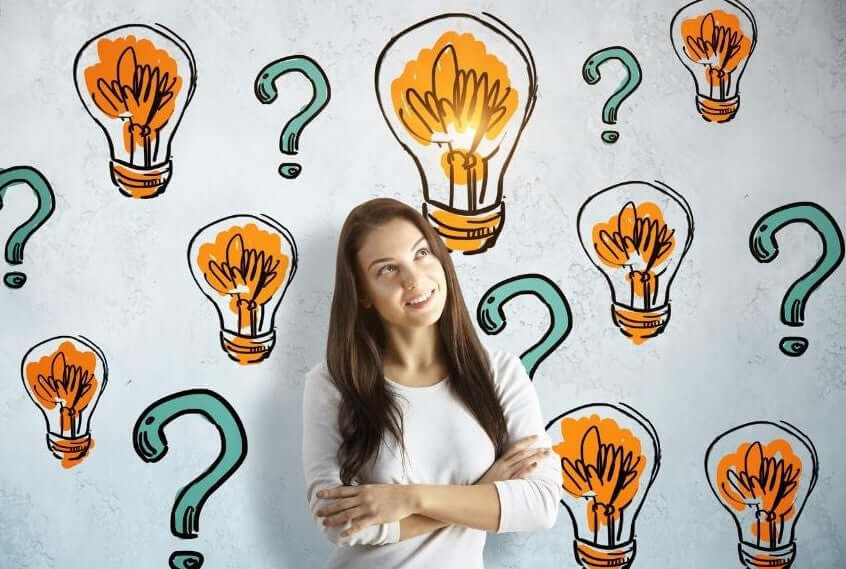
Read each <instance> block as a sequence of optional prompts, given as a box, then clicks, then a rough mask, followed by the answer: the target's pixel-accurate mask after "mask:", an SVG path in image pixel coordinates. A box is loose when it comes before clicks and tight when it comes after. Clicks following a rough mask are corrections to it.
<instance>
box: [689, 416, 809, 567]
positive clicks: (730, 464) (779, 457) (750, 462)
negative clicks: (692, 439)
mask: <svg viewBox="0 0 846 569" xmlns="http://www.w3.org/2000/svg"><path fill="white" fill-rule="evenodd" d="M818 469H819V461H818V460H817V452H816V449H815V448H814V444H813V443H812V442H811V440H810V439H809V438H808V437H807V436H805V434H804V433H802V432H801V431H800V430H799V429H797V428H796V427H794V426H793V425H791V424H789V423H786V422H784V421H781V422H779V423H771V422H769V421H757V422H753V423H747V424H745V425H741V426H739V427H735V428H734V429H731V430H729V431H726V432H725V433H723V434H722V435H720V436H718V437H717V438H716V439H715V440H714V442H712V443H711V445H710V446H709V447H708V450H707V452H706V453H705V473H706V475H707V477H708V483H709V484H710V485H711V489H712V490H713V491H714V495H715V496H716V497H717V500H719V501H720V503H721V504H722V505H723V507H724V508H725V509H726V510H727V511H728V513H730V514H731V515H732V517H733V518H734V522H735V524H736V526H737V533H738V540H739V542H738V545H737V552H738V555H739V557H740V562H741V563H742V564H743V566H744V567H747V568H749V569H759V568H763V567H778V568H782V569H786V568H788V567H790V565H791V564H792V563H793V560H794V558H795V556H796V543H795V541H794V540H795V536H794V529H795V526H796V522H797V521H799V514H801V513H802V509H803V508H804V507H805V502H806V501H807V499H808V495H809V494H810V493H811V490H813V489H814V485H815V484H816V482H817V471H818Z"/></svg>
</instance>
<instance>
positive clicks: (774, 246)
mask: <svg viewBox="0 0 846 569" xmlns="http://www.w3.org/2000/svg"><path fill="white" fill-rule="evenodd" d="M791 223H807V224H808V225H810V226H811V227H812V228H813V229H814V231H816V232H817V233H818V234H819V236H820V238H821V239H822V244H823V252H822V255H821V256H820V258H819V259H817V262H816V264H815V265H814V266H813V267H812V268H811V270H810V271H808V272H807V273H805V274H804V275H802V276H801V277H800V278H799V279H798V280H797V281H796V282H794V283H793V284H792V285H790V288H789V289H787V292H786V293H785V294H784V299H783V300H782V302H781V321H782V323H784V324H787V325H788V326H802V325H803V324H804V322H805V303H806V302H807V301H808V297H809V296H811V293H812V292H814V290H815V289H816V288H817V287H818V286H819V285H820V284H821V283H822V282H823V281H824V280H825V279H827V278H828V276H829V275H830V274H831V273H833V272H834V269H836V268H837V266H838V265H840V262H841V261H842V260H843V234H842V233H841V232H840V228H839V227H838V226H837V223H836V222H835V221H834V218H833V217H831V214H829V213H828V212H827V211H826V210H825V209H823V208H822V207H821V206H819V205H817V204H815V203H812V202H796V203H792V204H787V205H785V206H782V207H779V208H776V209H774V210H772V211H770V212H769V213H767V214H765V215H764V216H763V217H762V218H761V219H759V220H758V221H756V222H755V225H754V226H753V227H752V232H751V233H750V234H749V249H750V251H752V255H753V256H754V257H755V259H757V260H758V261H759V262H761V263H769V262H771V261H772V260H773V259H775V258H776V257H777V256H778V242H777V241H776V238H775V234H776V233H777V232H778V231H779V230H780V229H781V228H782V227H784V226H785V225H789V224H791ZM779 348H780V349H781V352H782V353H783V354H784V355H786V356H791V357H797V356H801V355H802V354H804V353H805V350H807V349H808V340H807V339H806V338H802V337H799V336H788V337H785V338H782V339H781V342H780V343H779Z"/></svg>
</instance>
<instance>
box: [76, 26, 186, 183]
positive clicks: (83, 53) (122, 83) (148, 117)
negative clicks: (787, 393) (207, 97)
mask: <svg viewBox="0 0 846 569" xmlns="http://www.w3.org/2000/svg"><path fill="white" fill-rule="evenodd" d="M196 76H197V72H196V66H195V63H194V57H193V55H192V54H191V49H190V48H189V47H188V45H187V44H185V42H184V41H182V39H181V38H179V37H178V36H177V35H176V34H174V33H173V32H172V31H170V30H168V29H167V28H165V27H164V26H160V25H158V24H157V25H155V26H145V25H129V26H121V27H118V28H114V29H112V30H108V31H106V32H104V33H102V34H100V35H99V36H97V37H95V38H93V39H91V40H89V41H88V42H87V43H86V44H85V45H84V46H83V47H82V49H81V50H80V51H79V53H78V54H77V56H76V60H75V61H74V79H75V81H76V89H77V92H78V93H79V98H80V99H81V100H82V104H83V105H85V109H86V110H87V111H88V114H89V115H91V117H92V118H93V119H94V120H95V121H96V122H97V123H98V124H99V125H100V127H101V128H102V129H103V132H104V133H105V134H106V138H107V139H108V141H109V149H110V152H111V164H110V172H111V177H112V182H113V183H114V184H115V186H117V188H118V190H120V192H121V193H122V194H123V195H125V196H129V197H133V198H152V197H154V196H157V195H159V194H161V193H162V192H164V191H165V188H166V187H167V184H168V182H169V181H170V177H171V170H172V164H171V159H170V156H171V155H170V143H171V138H172V137H173V135H174V133H175V132H176V128H177V127H178V126H179V121H180V120H181V119H182V114H183V112H184V111H185V108H186V107H187V105H188V103H189V102H190V101H191V97H192V96H193V93H194V87H195V85H196Z"/></svg>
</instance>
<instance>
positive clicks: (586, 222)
mask: <svg viewBox="0 0 846 569" xmlns="http://www.w3.org/2000/svg"><path fill="white" fill-rule="evenodd" d="M577 224H578V230H579V240H580V241H581V243H582V247H583V248H584V250H585V253H587V255H588V257H590V260H591V262H593V264H594V265H596V268H598V269H599V270H600V271H601V272H602V273H603V274H604V275H605V279H606V280H607V281H608V285H609V286H610V288H611V296H612V307H611V315H612V318H613V321H614V323H615V324H616V325H617V327H618V328H619V329H620V331H621V332H622V333H623V334H624V335H625V336H627V337H628V338H630V339H631V340H632V342H634V343H635V344H641V343H643V342H645V341H646V340H648V339H649V338H653V337H655V336H657V335H658V334H661V333H662V332H663V331H664V329H665V328H666V326H667V323H668V322H669V320H670V301H669V293H670V285H671V284H672V282H673V278H674V277H675V275H676V271H678V268H679V265H680V263H681V260H682V258H683V257H684V255H685V253H687V250H688V248H689V247H690V243H691V241H692V240H693V214H692V212H691V211H690V207H689V206H688V204H687V202H686V201H685V199H684V198H683V197H682V196H681V195H680V194H678V193H677V192H676V191H675V190H673V189H672V188H670V187H669V186H667V185H665V184H662V183H661V182H655V183H654V184H651V183H647V182H624V183H622V184H617V185H615V186H611V187H610V188H606V189H604V190H602V191H600V192H598V193H596V194H594V195H593V196H591V197H590V198H588V200H587V201H586V202H585V203H584V204H583V205H582V207H581V209H580V210H579V214H578V218H577Z"/></svg>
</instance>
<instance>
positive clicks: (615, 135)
mask: <svg viewBox="0 0 846 569" xmlns="http://www.w3.org/2000/svg"><path fill="white" fill-rule="evenodd" d="M619 139H620V133H619V132H617V131H616V130H605V131H603V132H602V141H603V142H607V143H608V144H614V143H615V142H617V140H619Z"/></svg>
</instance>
